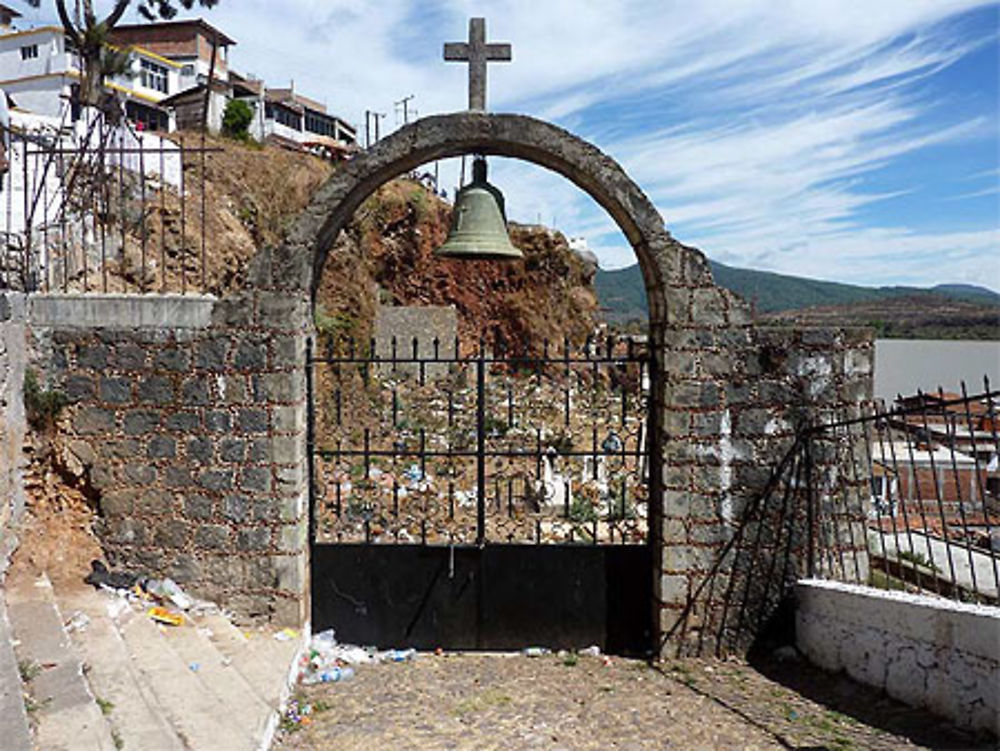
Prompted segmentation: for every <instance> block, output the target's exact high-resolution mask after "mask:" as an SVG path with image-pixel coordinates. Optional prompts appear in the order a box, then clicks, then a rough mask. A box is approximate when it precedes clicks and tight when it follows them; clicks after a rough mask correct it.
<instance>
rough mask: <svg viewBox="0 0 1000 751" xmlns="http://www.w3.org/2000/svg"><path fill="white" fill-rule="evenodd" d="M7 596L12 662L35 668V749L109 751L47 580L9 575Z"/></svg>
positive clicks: (107, 733) (105, 729)
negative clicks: (20, 662) (16, 659)
mask: <svg viewBox="0 0 1000 751" xmlns="http://www.w3.org/2000/svg"><path fill="white" fill-rule="evenodd" d="M6 595H7V607H8V614H9V617H10V623H11V627H12V631H13V635H14V638H15V639H16V640H17V642H18V644H17V647H16V648H15V653H16V655H17V658H18V659H19V660H21V661H26V662H29V663H31V664H33V665H37V666H38V668H39V670H40V672H39V673H38V675H37V676H35V677H34V678H33V679H32V680H31V682H30V686H29V690H30V692H31V695H32V697H33V698H34V700H35V702H36V703H37V704H38V705H39V708H38V710H37V711H36V712H35V717H36V719H37V723H38V730H37V736H36V737H37V745H38V747H39V748H41V749H44V751H113V750H114V749H115V743H114V741H113V739H112V735H111V727H110V725H109V724H108V722H107V721H106V719H105V717H104V715H103V713H102V712H101V709H100V707H98V705H97V702H96V701H95V699H94V696H93V694H92V693H91V691H90V687H89V685H88V683H87V681H86V680H85V679H84V675H83V664H82V662H81V660H80V658H79V656H78V655H77V653H76V651H75V650H74V649H73V646H72V644H71V643H70V640H69V637H68V636H67V634H66V631H65V630H64V628H63V620H62V616H61V614H60V612H59V609H58V608H57V606H56V603H55V599H54V596H53V592H52V585H51V583H50V582H49V580H48V578H47V577H45V576H41V577H38V578H37V579H32V578H30V577H26V576H22V577H15V576H12V577H11V578H10V579H9V580H8V589H7V592H6Z"/></svg>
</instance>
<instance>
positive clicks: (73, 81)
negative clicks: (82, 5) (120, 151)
mask: <svg viewBox="0 0 1000 751" xmlns="http://www.w3.org/2000/svg"><path fill="white" fill-rule="evenodd" d="M17 15H18V14H17V12H16V11H14V10H12V9H11V8H8V7H7V6H2V5H0V22H2V21H6V22H7V23H6V24H2V23H0V88H2V89H3V90H4V91H5V92H6V93H7V95H8V96H9V97H10V98H11V99H12V100H13V102H14V103H15V104H16V105H17V106H18V107H20V108H21V109H23V110H27V111H29V112H33V113H35V114H38V115H43V116H47V117H51V118H56V119H65V120H66V121H67V122H73V121H75V120H76V119H77V118H78V117H79V108H78V107H76V106H73V102H74V101H75V99H76V96H75V95H76V93H77V92H78V90H79V85H80V78H81V75H80V63H79V58H78V55H77V54H76V51H75V50H74V48H73V45H72V43H71V42H70V40H69V39H67V38H66V35H65V33H64V31H63V28H62V27H61V26H39V27H36V28H33V29H27V30H24V31H19V30H16V29H14V28H13V27H12V26H11V23H12V22H13V20H14V18H16V17H17ZM132 52H133V59H132V64H131V65H130V66H129V69H128V70H127V71H126V72H125V73H124V74H122V75H118V76H115V77H114V78H112V79H111V80H109V81H108V82H107V84H106V86H107V88H108V89H111V90H113V91H115V92H116V93H117V94H119V96H120V97H121V98H122V100H123V102H124V105H125V113H126V116H127V117H128V119H129V120H131V121H132V122H134V123H136V124H138V125H139V127H141V128H144V129H147V130H169V129H171V127H172V123H171V119H170V113H169V111H168V110H167V109H166V108H164V107H162V106H161V105H160V102H162V101H163V100H164V99H166V98H167V97H168V96H170V95H171V94H173V93H175V92H176V91H178V90H179V88H180V77H179V73H180V68H181V66H180V64H178V63H176V62H174V61H172V60H169V59H167V58H164V57H162V56H160V55H158V54H156V53H155V52H153V51H151V50H149V49H147V48H144V47H135V48H133V50H132ZM67 115H68V117H67Z"/></svg>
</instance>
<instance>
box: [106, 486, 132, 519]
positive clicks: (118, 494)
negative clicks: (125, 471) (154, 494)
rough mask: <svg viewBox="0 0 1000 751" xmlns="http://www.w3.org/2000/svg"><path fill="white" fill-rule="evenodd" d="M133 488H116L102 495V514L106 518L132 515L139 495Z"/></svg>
mask: <svg viewBox="0 0 1000 751" xmlns="http://www.w3.org/2000/svg"><path fill="white" fill-rule="evenodd" d="M138 492H139V491H137V490H135V489H133V488H116V489H114V490H109V491H107V492H105V493H102V494H101V501H100V503H101V513H102V514H104V516H125V515H127V514H131V513H132V509H133V508H134V507H135V498H136V496H137V495H138Z"/></svg>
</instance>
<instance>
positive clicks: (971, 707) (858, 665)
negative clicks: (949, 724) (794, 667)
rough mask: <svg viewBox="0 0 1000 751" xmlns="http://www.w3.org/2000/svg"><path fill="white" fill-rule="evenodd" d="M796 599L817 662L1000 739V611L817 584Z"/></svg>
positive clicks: (799, 635)
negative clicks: (988, 732) (998, 735)
mask: <svg viewBox="0 0 1000 751" xmlns="http://www.w3.org/2000/svg"><path fill="white" fill-rule="evenodd" d="M796 595H797V598H798V612H797V614H796V642H797V644H798V647H799V649H800V650H801V651H802V652H803V653H804V654H805V655H806V656H807V657H808V658H809V659H810V661H812V662H814V663H815V664H817V665H819V666H820V667H822V668H825V669H827V670H832V671H840V670H844V671H846V672H847V673H848V674H849V675H850V676H851V677H852V678H854V679H855V680H858V681H860V682H862V683H867V684H868V685H871V686H875V687H876V688H881V689H884V690H885V691H886V692H887V693H888V694H889V695H890V696H892V697H894V698H896V699H899V700H900V701H903V702H906V703H907V704H911V705H913V706H918V707H927V708H928V709H930V710H931V711H933V712H935V713H937V714H940V715H943V716H945V717H947V718H949V719H950V720H952V721H953V722H954V723H955V724H957V725H959V726H962V727H970V728H973V729H976V730H982V729H985V730H990V731H992V732H993V733H998V734H1000V608H995V607H988V606H983V605H969V604H965V603H959V602H952V601H950V600H944V599H941V598H936V597H924V596H920V595H912V594H908V593H905V592H895V591H884V590H877V589H872V588H870V587H863V586H858V585H854V584H842V583H839V582H830V581H820V580H815V579H808V580H803V581H800V582H799V583H798V584H797V586H796Z"/></svg>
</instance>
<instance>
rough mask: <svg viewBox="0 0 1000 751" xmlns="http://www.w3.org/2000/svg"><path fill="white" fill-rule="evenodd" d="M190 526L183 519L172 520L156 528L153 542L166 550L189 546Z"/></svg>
mask: <svg viewBox="0 0 1000 751" xmlns="http://www.w3.org/2000/svg"><path fill="white" fill-rule="evenodd" d="M189 533H190V525H189V524H188V523H187V522H185V521H183V520H181V519H170V520H168V521H165V522H161V523H160V524H158V525H157V527H156V532H155V534H154V535H153V541H154V542H155V543H156V544H157V545H160V546H161V547H164V548H183V547H184V546H185V545H187V542H188V536H189Z"/></svg>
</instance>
